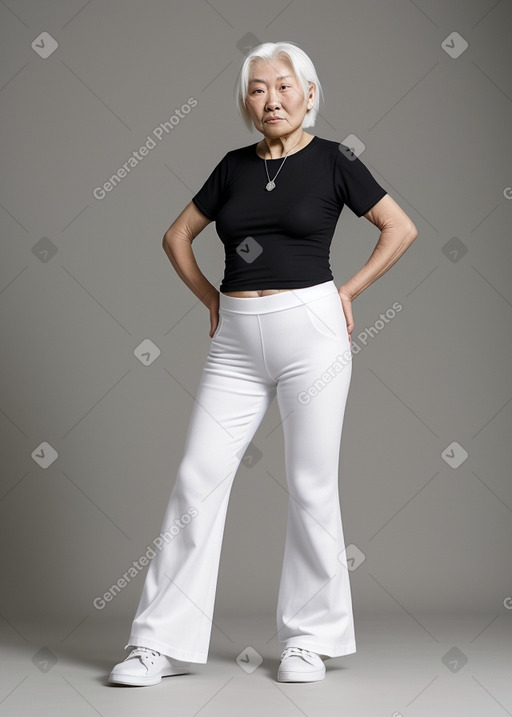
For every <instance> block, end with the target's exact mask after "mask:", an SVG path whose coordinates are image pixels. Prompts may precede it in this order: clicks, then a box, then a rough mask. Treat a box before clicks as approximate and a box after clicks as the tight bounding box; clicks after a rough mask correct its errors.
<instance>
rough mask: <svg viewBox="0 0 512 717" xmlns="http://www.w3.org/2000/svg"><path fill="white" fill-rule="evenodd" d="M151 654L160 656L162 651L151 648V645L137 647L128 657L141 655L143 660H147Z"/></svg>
mask: <svg viewBox="0 0 512 717" xmlns="http://www.w3.org/2000/svg"><path fill="white" fill-rule="evenodd" d="M150 654H151V655H153V656H154V657H160V653H159V652H157V650H151V649H150V648H149V647H136V648H134V649H133V650H132V651H131V652H130V654H129V655H128V658H127V659H129V658H130V657H140V658H141V661H143V660H147V659H148V658H149V655H150Z"/></svg>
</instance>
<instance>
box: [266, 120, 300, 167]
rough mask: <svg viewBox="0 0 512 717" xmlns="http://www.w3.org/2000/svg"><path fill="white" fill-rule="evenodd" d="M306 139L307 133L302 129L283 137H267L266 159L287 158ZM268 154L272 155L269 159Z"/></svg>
mask: <svg viewBox="0 0 512 717" xmlns="http://www.w3.org/2000/svg"><path fill="white" fill-rule="evenodd" d="M305 137H306V133H305V132H304V130H303V129H302V127H299V128H298V129H297V130H295V132H290V134H283V135H282V136H281V137H265V139H264V140H263V153H264V157H265V158H266V159H280V158H282V157H285V156H286V155H287V154H288V152H290V151H291V150H293V149H297V148H298V147H299V145H300V143H301V142H302V141H303V139H304V138H305ZM265 145H266V147H265ZM267 154H270V157H267V156H266V155H267Z"/></svg>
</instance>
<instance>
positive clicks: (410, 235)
mask: <svg viewBox="0 0 512 717" xmlns="http://www.w3.org/2000/svg"><path fill="white" fill-rule="evenodd" d="M417 236H418V230H417V228H416V225H415V224H413V223H412V222H410V223H409V224H408V226H407V231H406V235H405V240H406V242H407V244H408V246H410V245H411V244H412V243H413V241H414V240H415V239H416V237H417Z"/></svg>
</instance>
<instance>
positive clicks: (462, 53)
mask: <svg viewBox="0 0 512 717" xmlns="http://www.w3.org/2000/svg"><path fill="white" fill-rule="evenodd" d="M0 20H1V26H2V30H1V37H2V48H3V52H2V63H1V70H0V75H1V76H0V86H1V94H0V100H1V102H2V139H1V155H2V165H3V182H2V192H1V208H0V222H1V228H2V262H1V270H0V316H1V337H2V342H1V349H0V351H1V353H0V361H1V370H2V385H1V395H0V409H1V410H0V422H1V436H2V484H1V494H0V498H1V499H0V526H1V527H0V531H1V532H0V537H1V545H2V560H3V563H2V573H1V574H2V579H3V585H4V589H3V591H2V594H1V604H0V613H1V616H2V619H3V621H5V622H6V623H8V624H9V625H10V626H11V628H12V629H13V630H16V625H17V623H18V621H19V620H21V619H22V618H26V617H27V616H31V617H33V618H37V619H41V620H46V619H48V618H51V617H52V616H55V615H58V616H59V617H61V618H62V617H63V618H64V619H66V620H68V622H69V629H70V630H72V629H75V627H76V626H79V625H81V624H82V623H83V622H84V620H88V624H90V623H91V622H92V621H96V620H98V619H100V617H101V618H107V619H110V618H112V619H113V618H115V617H116V618H122V619H125V620H126V630H127V631H128V628H129V621H130V620H131V618H132V617H133V614H134V611H135V608H136V605H137V602H138V599H139V595H140V592H141V589H142V585H143V580H144V576H145V573H146V569H142V570H139V571H138V574H137V576H136V577H133V579H131V580H130V582H129V583H127V584H126V586H125V587H123V589H121V590H120V592H119V594H118V595H116V597H115V599H112V600H111V601H107V602H105V604H104V605H103V607H102V608H97V607H95V606H94V604H93V601H94V599H95V598H97V597H98V596H102V595H103V594H104V593H105V592H106V591H109V589H110V587H111V586H112V585H113V584H114V583H116V581H117V580H118V578H120V577H121V576H122V575H123V573H124V572H126V571H127V569H128V568H129V567H130V565H132V562H133V561H137V560H138V559H139V558H140V556H142V555H144V553H145V551H146V550H147V548H148V546H149V545H150V544H151V542H152V541H153V540H154V539H155V538H156V537H157V536H158V534H159V531H160V527H161V521H162V519H163V515H164V510H165V506H166V504H167V500H168V497H169V495H170V492H171V488H172V486H173V483H174V480H175V474H176V469H177V467H178V464H179V462H180V460H181V456H182V449H183V443H184V438H185V433H186V430H187V425H188V420H189V417H190V413H191V410H192V406H193V401H194V396H195V392H196V389H197V385H198V382H199V377H200V373H201V369H202V366H203V362H204V360H205V357H206V353H207V350H208V346H209V341H210V338H209V335H208V332H209V314H208V311H207V309H206V308H205V307H204V305H203V304H201V303H200V302H199V301H198V300H197V299H196V297H195V296H194V295H193V294H192V293H191V292H190V291H189V290H188V289H187V287H186V286H185V285H184V284H183V283H182V282H181V280H180V279H179V277H178V276H177V274H176V273H175V271H174V270H173V268H172V266H171V264H170V263H169V261H168V259H167V257H166V255H165V254H164V252H163V249H162V237H163V234H164V233H165V231H166V230H167V229H168V227H169V226H170V224H171V223H172V222H173V221H174V219H175V218H176V216H177V215H178V214H179V213H180V212H181V210H182V209H183V208H184V207H185V205H186V204H187V203H188V202H189V201H190V200H191V198H192V196H193V195H194V194H195V192H197V191H198V189H199V188H200V186H201V185H202V183H203V182H204V181H205V179H206V177H207V176H208V175H209V173H210V172H211V170H212V169H213V167H214V166H215V164H217V162H218V161H219V160H220V159H221V157H222V156H223V155H224V154H225V152H227V151H228V150H230V149H233V148H236V147H240V146H244V145H248V144H251V143H255V142H257V141H259V139H261V135H260V134H259V133H258V132H256V130H254V131H253V133H252V134H251V133H249V132H248V131H247V130H246V128H245V127H244V125H243V123H242V121H241V120H240V119H239V118H238V115H237V113H236V109H235V104H234V100H233V86H234V82H235V78H236V74H237V72H238V69H239V67H240V64H241V61H242V58H243V55H244V52H245V51H246V49H247V48H248V47H249V46H251V45H254V44H258V43H259V42H263V41H267V40H271V41H277V40H292V41H293V42H296V43H298V44H299V45H300V46H301V47H302V48H303V49H304V50H305V51H306V52H307V53H308V54H309V55H310V57H311V58H312V60H313V62H314V63H315V65H316V68H317V71H318V73H319V77H320V81H321V82H322V84H323V88H324V92H325V100H326V101H325V104H321V107H320V114H319V117H318V121H317V124H316V126H315V127H313V128H310V129H308V130H307V131H309V132H310V133H312V134H317V135H319V136H321V137H325V138H327V139H332V140H336V141H340V142H343V141H345V140H346V138H347V137H349V136H350V135H355V136H356V137H357V138H358V139H359V140H360V141H361V142H363V143H364V145H365V146H366V149H365V150H364V152H363V153H362V154H361V155H360V158H361V160H362V161H364V162H365V164H366V165H367V166H368V168H369V169H370V170H371V171H372V173H373V174H374V176H375V177H376V178H377V180H378V181H379V182H380V183H382V185H383V186H384V187H385V188H386V190H387V191H388V192H389V194H390V195H391V196H392V197H393V198H394V199H395V200H396V201H397V202H398V203H399V204H400V205H401V206H402V207H403V209H404V211H405V212H406V213H407V214H409V216H410V217H411V218H412V220H413V221H414V223H415V224H416V226H417V228H418V232H419V236H418V238H417V240H416V242H415V243H414V244H413V245H412V247H411V248H410V249H409V250H408V251H407V252H406V254H405V255H404V256H403V257H402V258H401V260H399V262H398V264H396V265H395V266H394V267H393V268H392V269H391V270H390V271H389V272H388V273H387V274H386V275H385V276H384V277H383V278H382V279H380V280H379V281H377V283H375V284H373V285H372V286H371V287H370V288H368V289H367V290H366V291H365V292H363V294H361V295H360V296H359V297H358V298H357V299H356V301H355V302H354V312H355V322H356V327H355V330H354V333H353V340H354V344H356V345H357V349H358V350H357V353H356V354H355V355H354V359H353V377H352V384H351V389H350V393H349V400H348V404H347V411H346V417H345V425H344V432H343V438H342V445H341V454H340V455H341V459H340V497H341V507H342V515H343V523H344V530H345V537H346V543H347V545H348V546H351V547H350V548H349V550H350V551H352V552H351V553H350V555H351V559H352V563H351V567H352V570H351V585H352V591H353V598H354V610H355V613H356V616H357V615H358V614H363V613H400V614H404V613H407V614H408V615H409V616H410V618H411V619H412V620H416V621H417V622H419V623H420V624H422V625H423V626H425V628H426V626H427V622H426V621H424V619H423V618H421V619H420V617H419V616H420V615H422V614H423V613H429V612H432V613H435V612H437V611H443V612H451V611H453V612H458V613H461V612H466V611H467V612H472V611H485V612H488V613H490V614H491V615H495V616H496V617H497V618H501V619H507V618H508V617H509V615H510V614H511V613H510V608H511V607H512V599H511V598H510V596H511V595H512V584H511V582H510V561H509V558H510V548H511V539H512V529H511V528H512V521H511V517H512V514H511V510H512V485H511V481H510V460H511V441H510V429H511V422H510V417H511V411H512V404H511V403H510V401H511V395H512V387H511V382H510V378H509V366H510V355H511V341H510V317H511V307H512V294H511V289H510V268H511V262H510V259H511V255H512V249H511V242H510V229H509V227H510V217H511V214H512V201H511V198H512V189H511V187H512V174H511V152H510V127H511V125H512V88H511V80H510V66H511V53H510V33H509V28H510V26H511V23H512V3H510V2H508V1H507V0H502V1H501V2H493V1H492V0H472V1H471V2H468V1H466V2H461V1H457V2H455V1H452V2H441V1H440V0H428V1H427V0H423V1H422V0H416V1H414V2H413V1H412V0H386V1H382V0H381V1H380V2H377V0H350V1H348V2H334V1H333V0H332V1H328V0H320V1H317V2H306V1H304V0H294V1H292V2H289V3H286V2H282V3H281V2H280V3H275V2H270V1H269V0H262V1H261V2H258V3H253V2H251V3H249V2H235V1H234V0H216V1H215V2H188V3H173V2H164V1H163V0H150V1H146V2H144V3H142V2H134V1H129V2H128V1H126V0H123V2H121V0H116V1H112V0H109V1H107V2H96V1H94V0H93V1H90V2H84V1H83V0H75V1H73V2H71V1H69V0H68V1H67V2H64V1H63V0H61V1H60V2H58V1H57V0H54V1H53V2H44V3H42V2H36V1H35V0H31V1H28V0H27V1H26V2H22V1H18V2H14V0H13V1H11V2H3V3H2V4H1V5H0ZM41 33H47V35H46V34H45V35H42V36H41ZM453 33H457V34H453ZM55 42H56V43H57V44H58V46H57V47H54V43H55ZM466 43H467V47H466ZM192 105H194V106H192ZM180 114H181V117H180ZM171 118H172V119H171ZM165 122H170V123H171V124H170V129H168V131H167V132H165V131H163V130H162V128H161V125H162V124H164V123H165ZM159 127H160V129H159ZM159 133H160V137H158V134H159ZM148 137H152V138H153V143H151V142H148V145H151V144H154V146H151V147H150V148H148V150H147V152H146V156H142V155H139V161H138V163H137V164H136V165H135V166H133V167H131V168H130V169H131V171H129V172H127V173H126V176H124V177H121V178H120V181H118V184H117V186H115V187H114V188H113V189H112V191H109V192H105V193H104V195H103V197H101V196H100V193H99V192H98V191H97V189H96V188H98V187H101V186H102V185H104V184H105V182H107V181H108V180H109V178H110V177H112V175H113V174H114V173H118V172H119V170H120V168H122V166H123V164H125V163H127V162H128V161H129V159H130V157H132V156H133V154H134V152H137V151H138V150H139V148H140V147H141V146H142V145H144V143H146V142H147V141H148ZM121 174H122V172H121ZM377 240H378V230H377V229H376V228H375V227H374V226H373V225H371V224H370V223H369V222H367V221H366V220H365V219H364V218H361V219H357V218H356V216H355V215H354V214H352V212H351V211H350V210H349V209H348V208H345V209H344V210H343V212H342V215H341V217H340V220H339V223H338V227H337V231H336V234H335V236H334V238H333V242H332V249H331V266H332V269H333V273H334V277H335V281H336V284H337V285H338V286H340V285H341V284H342V283H344V282H345V281H346V280H347V279H349V278H350V277H351V276H352V275H353V274H354V273H355V272H356V271H357V270H358V269H359V268H360V267H361V266H362V265H363V264H364V262H365V261H366V260H367V258H368V257H369V255H370V253H371V251H372V250H373V247H374V246H375V243H376V242H377ZM194 250H195V254H196V258H197V261H198V263H199V266H200V268H201V269H202V271H203V272H204V273H205V275H206V276H207V277H208V279H209V280H210V281H211V282H212V283H213V284H215V286H217V288H218V287H219V285H220V281H221V279H222V274H223V270H224V254H223V247H222V244H221V242H220V239H219V238H218V236H217V234H216V232H215V225H214V224H213V223H212V224H210V225H209V226H208V227H207V228H206V229H205V230H204V232H203V233H202V234H200V235H199V237H198V238H197V239H196V240H195V242H194ZM394 302H399V304H400V306H401V307H402V308H401V310H400V311H397V312H396V315H395V316H394V317H393V318H392V319H391V320H388V321H387V322H382V323H381V322H380V321H379V317H380V315H381V314H385V313H386V311H387V310H388V309H390V308H391V307H392V306H393V304H394ZM143 342H145V343H143ZM141 344H142V345H141ZM158 352H160V354H159V355H157V354H158ZM47 444H48V445H47ZM287 499H288V498H287V493H286V478H285V473H284V453H283V436H282V430H281V425H280V416H279V411H278V407H277V402H276V401H274V402H273V404H272V406H271V407H270V409H269V411H268V413H267V414H266V416H265V418H264V420H263V422H262V423H261V425H260V427H259V429H258V431H257V433H256V435H255V436H254V439H253V443H252V445H251V446H250V447H249V449H248V454H247V456H246V457H245V458H244V462H243V463H242V465H241V466H240V469H239V471H238V474H237V477H236V479H235V484H234V487H233V490H232V494H231V501H230V506H229V512H228V519H227V523H226V530H225V536H224V544H223V552H222V559H221V567H220V574H219V583H218V590H217V600H216V614H217V615H222V614H228V613H229V614H237V615H244V614H249V613H253V612H258V613H267V614H274V612H275V607H276V600H277V591H278V583H279V576H280V569H281V561H282V554H283V547H284V535H285V521H286V505H287ZM11 628H9V629H11Z"/></svg>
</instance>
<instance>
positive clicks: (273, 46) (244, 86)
mask: <svg viewBox="0 0 512 717" xmlns="http://www.w3.org/2000/svg"><path fill="white" fill-rule="evenodd" d="M282 55H284V56H285V58H284V59H286V60H288V61H289V62H290V64H291V66H292V68H293V72H294V73H295V76H296V77H297V79H298V80H299V82H300V84H301V86H302V90H303V92H304V97H305V99H306V100H307V99H308V96H309V89H310V88H309V85H310V83H313V84H314V85H315V86H316V92H315V99H314V102H313V107H312V108H311V109H309V110H308V111H307V112H306V114H305V115H304V120H303V122H302V127H303V128H305V127H312V126H313V125H314V124H315V122H316V116H317V114H318V108H319V106H320V95H322V98H323V90H322V86H321V84H320V80H319V79H318V75H317V73H316V69H315V66H314V64H313V62H312V61H311V59H310V58H309V56H308V55H306V53H305V52H304V50H301V48H300V47H299V46H298V45H297V44H296V43H294V42H263V43H262V44H261V45H257V46H256V47H253V49H252V50H251V51H250V52H249V53H248V54H247V55H246V56H245V58H244V61H243V63H242V67H241V68H240V72H239V74H238V77H237V80H236V84H235V91H234V95H235V102H236V105H237V108H238V111H239V113H240V115H241V117H242V119H243V121H244V122H245V124H246V126H247V129H249V130H250V131H251V132H252V131H253V129H254V124H253V122H252V120H251V117H250V115H249V112H248V110H247V107H246V106H245V99H246V97H247V91H248V87H249V72H250V66H251V62H252V61H253V60H254V59H255V58H258V59H262V60H273V59H275V58H278V57H279V56H282Z"/></svg>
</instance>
